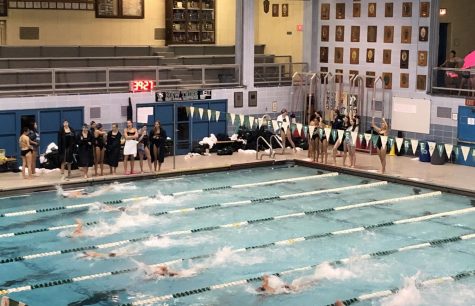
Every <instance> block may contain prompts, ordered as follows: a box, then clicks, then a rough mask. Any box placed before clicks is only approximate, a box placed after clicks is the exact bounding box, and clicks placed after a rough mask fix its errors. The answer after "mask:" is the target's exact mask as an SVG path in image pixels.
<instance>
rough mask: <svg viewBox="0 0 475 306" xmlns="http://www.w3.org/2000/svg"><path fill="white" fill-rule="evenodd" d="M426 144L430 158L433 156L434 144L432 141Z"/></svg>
mask: <svg viewBox="0 0 475 306" xmlns="http://www.w3.org/2000/svg"><path fill="white" fill-rule="evenodd" d="M427 144H428V145H429V154H430V156H432V154H434V151H435V145H436V143H435V142H433V141H428V142H427Z"/></svg>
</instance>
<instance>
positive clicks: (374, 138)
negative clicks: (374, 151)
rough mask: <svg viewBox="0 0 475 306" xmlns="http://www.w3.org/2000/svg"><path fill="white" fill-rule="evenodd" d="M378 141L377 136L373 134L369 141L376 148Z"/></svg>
mask: <svg viewBox="0 0 475 306" xmlns="http://www.w3.org/2000/svg"><path fill="white" fill-rule="evenodd" d="M378 140H379V135H377V134H374V135H373V136H371V141H372V142H373V147H375V148H376V147H377V146H378Z"/></svg>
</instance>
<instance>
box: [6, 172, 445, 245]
mask: <svg viewBox="0 0 475 306" xmlns="http://www.w3.org/2000/svg"><path fill="white" fill-rule="evenodd" d="M386 184H387V182H386V181H382V182H376V183H369V184H363V185H353V186H346V187H338V188H332V189H323V190H316V191H310V192H301V193H294V194H288V195H282V196H274V197H265V198H256V199H251V200H242V201H234V202H226V203H220V204H208V205H202V206H196V207H187V208H180V209H174V210H169V211H161V212H157V213H152V214H151V215H152V216H163V215H172V214H178V213H190V212H192V211H197V210H204V209H211V208H218V207H221V208H226V207H232V206H240V205H249V204H259V203H264V202H267V201H275V200H286V199H290V198H296V197H305V196H311V195H317V194H323V193H332V192H339V191H345V190H352V189H364V188H372V187H378V186H382V185H386ZM437 193H438V194H441V192H439V191H437ZM389 200H390V199H389ZM389 200H387V201H389ZM92 222H94V223H95V224H96V223H98V221H92ZM75 226H76V225H75V224H69V225H62V226H55V227H48V228H41V229H35V230H29V231H21V232H16V233H15V232H13V233H5V234H0V239H1V238H8V237H13V236H19V235H30V234H36V233H41V232H48V231H55V230H61V229H62V227H65V228H69V227H75Z"/></svg>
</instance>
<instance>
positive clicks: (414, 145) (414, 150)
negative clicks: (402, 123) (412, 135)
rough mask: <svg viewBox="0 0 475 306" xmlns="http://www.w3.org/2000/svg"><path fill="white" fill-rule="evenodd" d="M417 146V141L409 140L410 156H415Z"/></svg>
mask: <svg viewBox="0 0 475 306" xmlns="http://www.w3.org/2000/svg"><path fill="white" fill-rule="evenodd" d="M418 145H419V140H417V139H411V147H412V154H414V155H416V150H417V146H418Z"/></svg>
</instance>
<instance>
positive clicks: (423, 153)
mask: <svg viewBox="0 0 475 306" xmlns="http://www.w3.org/2000/svg"><path fill="white" fill-rule="evenodd" d="M419 161H421V162H424V163H429V162H430V153H429V145H428V144H427V141H420V142H419Z"/></svg>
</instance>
